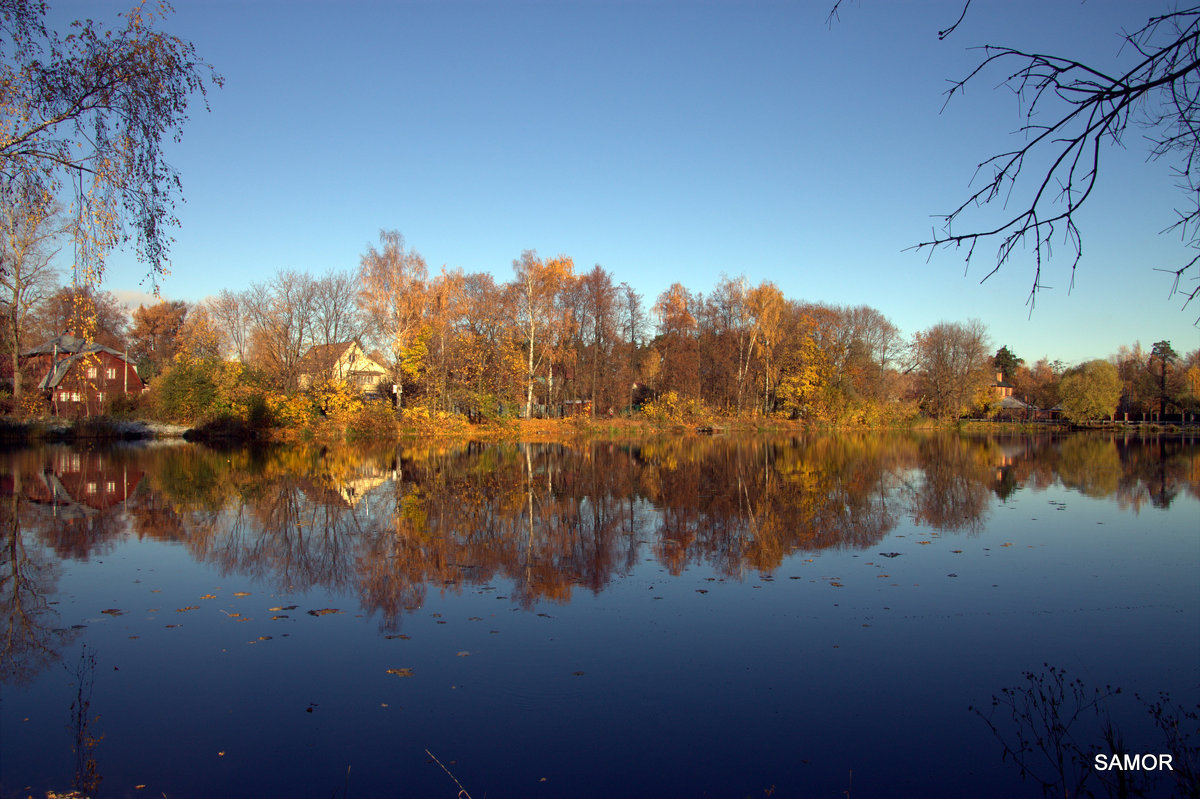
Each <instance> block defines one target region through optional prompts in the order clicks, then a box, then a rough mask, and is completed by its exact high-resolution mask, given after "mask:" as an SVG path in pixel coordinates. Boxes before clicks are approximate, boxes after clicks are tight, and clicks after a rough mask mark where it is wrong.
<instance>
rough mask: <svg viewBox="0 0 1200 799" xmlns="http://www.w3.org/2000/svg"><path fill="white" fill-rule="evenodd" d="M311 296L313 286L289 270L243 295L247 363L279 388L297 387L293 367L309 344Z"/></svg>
mask: <svg viewBox="0 0 1200 799" xmlns="http://www.w3.org/2000/svg"><path fill="white" fill-rule="evenodd" d="M315 295H316V282H315V281H314V280H313V279H312V278H311V277H309V276H308V275H307V274H303V273H300V272H295V271H292V270H280V271H279V272H277V273H276V274H275V278H274V279H273V280H272V281H271V282H270V283H269V284H263V283H256V284H254V285H252V286H251V287H250V291H249V293H248V294H247V297H246V301H247V306H246V307H247V310H248V313H249V318H250V321H251V324H252V327H251V331H250V354H251V360H253V361H254V362H255V363H256V364H257V365H258V366H259V367H261V368H262V370H263V371H264V372H266V373H267V374H268V375H270V377H271V378H272V379H273V380H274V381H275V383H276V384H277V385H278V386H280V387H281V388H284V389H289V390H290V389H295V388H296V386H297V385H298V382H299V374H298V371H297V365H298V364H299V363H300V359H301V358H302V357H304V353H305V352H307V351H308V348H309V347H310V346H312V343H313V333H314V327H315V319H316V311H315V301H314V298H315Z"/></svg>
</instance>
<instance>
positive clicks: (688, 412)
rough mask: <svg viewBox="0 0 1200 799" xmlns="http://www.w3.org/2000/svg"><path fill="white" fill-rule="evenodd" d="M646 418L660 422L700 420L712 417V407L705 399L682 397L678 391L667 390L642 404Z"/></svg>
mask: <svg viewBox="0 0 1200 799" xmlns="http://www.w3.org/2000/svg"><path fill="white" fill-rule="evenodd" d="M642 414H643V415H645V416H646V418H648V419H651V420H653V421H656V422H660V423H672V422H673V423H681V422H699V421H705V420H709V419H711V418H712V415H713V413H712V409H711V408H709V407H708V406H707V405H706V404H705V403H704V400H702V399H698V398H695V397H680V396H679V393H678V392H676V391H665V392H663V393H662V394H659V395H658V396H657V397H655V398H654V399H652V400H650V401H649V402H646V403H645V404H643V405H642Z"/></svg>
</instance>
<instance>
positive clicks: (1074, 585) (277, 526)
mask: <svg viewBox="0 0 1200 799" xmlns="http://www.w3.org/2000/svg"><path fill="white" fill-rule="evenodd" d="M1198 500H1200V446H1198V445H1197V444H1196V442H1195V441H1194V440H1191V441H1188V440H1180V439H1178V438H1175V439H1167V438H1163V439H1145V440H1139V439H1136V438H1128V439H1126V438H1109V437H1092V436H1075V437H1062V438H1053V437H1044V438H1035V437H1011V438H959V437H952V436H930V437H909V436H842V437H814V438H802V439H778V440H777V439H771V440H753V441H750V440H747V441H738V440H730V439H726V438H719V437H718V438H712V439H701V440H690V441H653V442H641V443H630V444H610V443H607V442H605V443H596V444H590V445H584V446H581V447H577V448H574V447H565V446H552V445H532V446H517V445H497V446H484V445H471V446H464V447H422V446H415V447H413V446H401V447H399V448H387V449H383V450H379V451H363V450H361V449H360V450H349V449H345V450H343V449H337V450H328V451H322V450H319V449H303V448H286V449H276V450H271V451H262V452H250V451H231V452H216V451H212V450H207V449H204V448H201V447H197V446H191V445H174V446H156V447H148V448H141V447H128V448H121V449H78V448H69V447H45V448H41V449H34V450H24V451H18V452H10V453H7V454H3V455H0V525H2V529H0V543H2V544H3V552H2V555H0V601H2V603H3V604H2V606H0V620H2V621H3V622H4V624H5V626H4V629H3V638H2V640H0V645H2V646H3V651H2V653H0V656H2V661H0V666H2V669H3V671H2V675H3V680H4V681H3V685H2V691H3V693H2V695H0V758H2V759H0V796H3V797H25V796H30V795H32V796H36V797H44V796H46V793H47V791H50V790H55V791H66V790H69V789H71V788H72V787H74V788H78V789H83V790H84V791H85V792H86V793H87V794H88V795H90V796H94V797H100V796H105V797H107V796H114V797H117V796H120V797H125V796H133V797H142V796H145V797H159V796H166V797H238V796H246V797H264V796H292V797H307V796H313V797H330V796H338V797H341V796H345V797H375V796H388V797H409V796H420V797H454V796H455V795H456V794H457V793H458V791H459V786H458V785H456V784H455V782H454V780H453V779H452V778H451V777H450V776H449V775H448V774H447V772H446V771H444V770H443V769H442V768H441V767H440V766H439V765H437V764H436V763H435V762H433V761H432V760H431V758H430V756H429V755H428V754H427V753H426V750H428V751H429V752H431V753H432V754H433V755H435V756H436V757H437V758H438V760H440V761H441V763H442V764H444V765H445V767H446V768H447V769H448V770H449V771H450V772H451V773H452V774H453V775H454V777H455V778H457V780H458V781H459V782H460V783H461V785H462V787H463V788H465V789H466V790H467V791H469V792H470V795H471V796H473V797H475V799H482V797H484V796H486V797H490V799H500V798H502V797H526V796H534V797H566V796H570V797H591V796H596V797H609V796H656V797H665V796H689V797H691V796H694V797H705V796H708V797H743V796H750V797H763V796H772V795H773V796H786V797H792V796H803V797H842V796H846V795H850V796H853V797H879V796H906V795H912V796H917V795H920V796H955V797H962V796H1023V795H1028V796H1040V795H1041V788H1040V787H1039V783H1038V782H1037V781H1036V779H1037V778H1041V779H1043V780H1045V781H1046V782H1050V783H1053V784H1056V785H1060V786H1061V785H1062V784H1067V785H1069V786H1072V790H1073V789H1074V788H1073V786H1075V785H1076V782H1077V781H1078V780H1079V779H1080V778H1084V779H1086V782H1085V788H1086V790H1091V791H1092V792H1093V793H1094V794H1095V795H1098V796H1105V795H1109V794H1110V792H1111V790H1110V786H1108V785H1106V784H1105V782H1104V781H1105V780H1110V779H1111V778H1112V775H1111V773H1110V772H1104V773H1102V772H1097V771H1095V770H1094V768H1093V766H1094V762H1093V758H1094V756H1095V755H1096V754H1102V753H1104V754H1107V753H1109V752H1111V746H1110V745H1109V744H1108V743H1106V742H1105V739H1104V736H1103V733H1102V728H1101V724H1100V718H1099V716H1098V715H1097V713H1096V712H1095V711H1093V710H1090V709H1089V710H1085V712H1083V713H1082V714H1080V716H1079V720H1078V721H1076V722H1075V723H1074V724H1073V725H1071V727H1069V729H1068V735H1067V738H1066V739H1065V740H1064V741H1063V742H1062V745H1061V747H1060V750H1061V751H1064V752H1066V753H1067V757H1066V760H1065V763H1066V765H1065V767H1064V771H1063V773H1061V774H1060V773H1058V772H1057V770H1056V769H1054V768H1053V767H1051V766H1050V765H1049V762H1050V761H1048V760H1046V759H1044V758H1043V757H1042V756H1041V754H1040V753H1038V752H1031V753H1028V754H1027V755H1026V758H1025V762H1026V765H1027V766H1028V767H1029V769H1030V772H1031V773H1030V774H1029V775H1028V776H1027V777H1026V778H1025V779H1024V780H1023V779H1022V777H1021V774H1020V769H1019V768H1018V767H1017V766H1016V765H1014V761H1013V758H1012V757H1011V755H1012V754H1013V751H1015V750H1018V749H1020V746H1019V744H1018V743H1017V741H1018V734H1019V732H1020V731H1022V730H1023V729H1026V727H1024V726H1023V725H1025V724H1028V723H1029V722H1030V720H1031V719H1032V718H1033V717H1034V716H1036V715H1037V714H1038V713H1039V712H1040V710H1038V709H1037V707H1036V706H1028V705H1026V704H1024V703H1025V702H1026V701H1027V700H1028V699H1029V697H1030V695H1031V692H1030V691H1029V690H1025V689H1030V688H1040V689H1042V690H1043V691H1044V690H1047V689H1050V690H1051V691H1052V693H1053V690H1052V689H1053V688H1054V680H1055V675H1056V674H1061V673H1062V672H1065V675H1066V677H1065V679H1064V689H1063V690H1064V697H1063V699H1062V701H1059V702H1051V703H1050V706H1051V708H1052V709H1053V710H1055V711H1056V712H1058V713H1059V715H1060V717H1062V718H1064V719H1065V718H1066V717H1068V716H1069V715H1071V713H1073V712H1074V711H1075V710H1076V709H1077V707H1078V705H1079V704H1080V703H1081V702H1082V703H1083V704H1087V703H1089V702H1091V700H1092V699H1094V698H1095V694H1094V692H1095V691H1096V690H1097V689H1103V688H1104V686H1106V685H1112V686H1114V687H1117V686H1119V687H1120V688H1121V689H1122V692H1121V693H1120V694H1118V695H1113V696H1108V697H1107V698H1103V699H1102V701H1101V702H1100V704H1099V707H1098V708H1097V709H1098V710H1100V711H1101V712H1102V713H1103V714H1106V715H1107V716H1108V717H1110V718H1111V719H1112V721H1113V722H1114V725H1115V726H1116V727H1117V728H1118V729H1119V730H1120V732H1121V734H1122V735H1123V737H1124V740H1125V743H1126V745H1127V746H1128V751H1130V752H1135V753H1166V752H1170V751H1172V750H1171V749H1170V748H1169V746H1168V743H1167V742H1165V740H1164V736H1163V735H1162V733H1161V731H1160V730H1159V729H1158V727H1157V726H1156V723H1155V717H1154V716H1153V715H1152V714H1151V713H1150V712H1148V709H1147V706H1148V703H1149V702H1152V701H1154V700H1157V699H1158V698H1159V694H1160V692H1167V693H1168V694H1169V702H1168V703H1167V704H1166V706H1165V711H1164V713H1163V714H1160V715H1159V718H1160V719H1161V718H1163V717H1164V715H1165V716H1169V715H1171V714H1172V713H1173V712H1175V711H1173V710H1172V708H1176V707H1178V706H1182V707H1183V708H1185V709H1186V708H1189V707H1190V708H1191V709H1192V710H1193V711H1194V710H1195V709H1196V706H1197V702H1198V700H1200V587H1198V586H1200V581H1198V580H1197V568H1198V567H1200V501H1198ZM1045 664H1048V666H1047V665H1045ZM1051 668H1052V669H1054V670H1055V671H1051ZM1058 670H1061V671H1058ZM1026 672H1029V673H1030V674H1031V675H1032V676H1031V678H1028V679H1027V678H1026V677H1023V676H1022V675H1023V674H1024V673H1026ZM1030 679H1032V680H1033V682H1030V681H1029V680H1030ZM1075 679H1079V680H1082V681H1083V686H1082V687H1081V688H1079V689H1078V690H1079V691H1080V692H1082V693H1081V694H1080V696H1081V697H1082V698H1081V699H1080V700H1078V701H1076V699H1075V698H1074V695H1073V693H1072V690H1073V689H1072V688H1071V686H1070V685H1069V682H1070V681H1071V680H1075ZM1006 688H1008V689H1017V690H1015V691H1014V692H1013V693H1011V694H1004V693H1003V690H1004V689H1006ZM993 696H996V697H999V698H1000V699H1001V700H1007V701H1010V703H1011V704H1013V705H1015V706H1016V707H1017V708H1018V712H1017V713H1016V714H1015V715H1014V714H1013V713H1012V712H1009V708H1007V707H1006V706H1005V705H1004V704H1003V702H1002V703H1001V705H1000V706H999V708H998V710H996V711H993V709H992V698H993ZM1009 697H1011V699H1009ZM971 706H977V707H982V708H983V709H984V710H985V713H986V714H989V717H990V720H991V724H992V726H994V727H995V730H996V732H995V733H993V730H992V729H991V728H990V727H989V724H988V722H987V721H986V720H985V719H984V718H983V717H981V716H980V715H979V714H977V713H975V712H972V711H970V710H969V709H968V708H969V707H971ZM1030 707H1033V709H1032V710H1031V709H1030ZM1022 708H1024V709H1023V710H1022ZM1033 724H1034V726H1032V727H1028V729H1027V731H1033V730H1035V729H1036V727H1037V722H1033ZM1190 724H1191V726H1190V727H1188V726H1187V724H1185V726H1184V730H1185V731H1187V730H1195V728H1196V724H1195V722H1190ZM1043 726H1044V725H1043ZM1034 735H1035V736H1036V732H1035V733H1034ZM1006 744H1007V745H1008V747H1009V749H1010V750H1013V751H1010V752H1009V753H1008V754H1009V755H1010V757H1008V758H1007V759H1005V758H1003V757H1002V756H1003V755H1004V754H1005V746H1006ZM1185 744H1186V741H1185ZM1190 745H1191V746H1193V747H1194V746H1196V745H1197V740H1196V738H1195V737H1192V738H1191V739H1190ZM1177 748H1178V747H1177ZM1175 762H1176V763H1179V760H1178V759H1177V760H1176V761H1175ZM1141 776H1146V775H1141ZM1175 776H1176V773H1172V772H1168V773H1165V774H1163V775H1157V777H1158V778H1157V781H1150V782H1145V783H1144V784H1143V787H1146V788H1147V790H1149V792H1150V793H1151V795H1164V796H1166V795H1172V792H1173V791H1174V790H1175V782H1174V777H1175ZM1058 795H1060V796H1061V795H1062V792H1061V790H1059V793H1058Z"/></svg>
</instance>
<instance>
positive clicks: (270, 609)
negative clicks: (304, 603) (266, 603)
mask: <svg viewBox="0 0 1200 799" xmlns="http://www.w3.org/2000/svg"><path fill="white" fill-rule="evenodd" d="M297 607H299V606H298V605H280V606H279V607H277V608H267V610H269V611H271V612H272V613H274V612H276V611H279V610H295V609H296V608H297Z"/></svg>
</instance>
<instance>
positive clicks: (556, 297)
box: [0, 232, 1200, 424]
mask: <svg viewBox="0 0 1200 799" xmlns="http://www.w3.org/2000/svg"><path fill="white" fill-rule="evenodd" d="M512 269H513V276H512V279H511V280H510V281H508V282H497V280H496V279H495V278H494V277H493V276H492V275H491V274H488V273H465V272H463V271H462V270H461V269H458V270H448V269H446V268H442V269H441V270H439V271H437V272H436V273H431V272H430V270H429V269H428V267H427V265H426V262H425V260H424V258H423V257H422V256H421V255H420V253H418V252H416V251H415V250H413V249H411V248H409V247H408V246H407V245H406V243H405V241H404V239H403V237H402V236H400V234H398V233H396V232H384V233H382V234H381V236H380V241H379V245H378V246H369V247H368V248H367V251H366V252H365V253H364V254H363V256H362V258H361V263H360V265H359V268H358V269H357V270H345V271H331V272H329V273H328V274H325V275H323V276H320V277H313V276H311V275H309V274H306V273H301V272H296V271H288V270H281V271H278V272H276V273H275V274H274V275H273V276H272V277H271V278H269V279H268V280H265V281H263V282H259V283H254V284H252V285H251V286H250V287H249V288H248V289H246V290H244V291H241V292H234V291H229V290H223V291H221V292H219V293H218V294H216V295H215V296H212V297H210V298H208V299H206V300H205V301H203V302H200V303H196V304H189V303H185V302H180V301H172V302H162V303H156V304H152V305H149V306H143V307H139V308H138V309H137V310H135V311H134V312H133V313H132V315H131V316H127V315H126V314H125V313H124V312H123V310H122V309H121V308H120V306H119V305H118V304H117V303H116V301H115V299H114V298H113V297H112V295H111V294H108V293H106V292H97V291H92V290H87V289H84V290H80V289H75V288H71V287H60V288H57V289H56V290H52V291H47V290H45V288H46V287H45V282H44V281H43V284H42V289H41V292H40V294H39V292H35V291H33V290H31V288H30V286H31V285H32V284H27V285H26V286H25V290H24V293H22V292H21V291H18V290H17V289H13V288H12V287H11V286H10V290H11V296H6V297H5V299H4V304H5V305H6V306H7V307H8V309H9V310H10V311H12V312H11V313H8V314H6V315H5V319H6V325H5V328H4V330H2V331H0V334H2V335H3V336H4V337H5V339H6V342H5V343H6V344H7V346H8V348H9V351H10V352H12V353H16V352H17V351H18V350H19V349H20V348H21V347H23V346H28V345H29V344H30V343H37V342H38V341H41V340H44V339H45V338H49V337H50V336H53V335H57V334H59V333H64V332H69V333H73V334H75V335H80V336H82V337H86V338H89V339H95V340H98V341H100V342H101V343H104V344H107V345H109V346H112V347H115V348H118V349H125V350H127V351H128V352H129V354H130V356H131V357H132V358H134V359H135V360H136V362H137V363H138V367H139V372H140V373H141V374H142V375H143V377H145V378H146V379H148V380H149V382H150V385H151V387H152V391H151V397H152V400H153V401H154V402H156V403H157V405H156V408H157V409H158V410H159V411H160V412H161V413H162V414H163V415H165V416H170V417H175V418H180V419H185V420H188V421H192V420H195V419H196V418H199V417H204V416H211V415H216V414H219V413H223V412H225V413H227V412H235V413H240V414H242V415H245V414H247V413H249V412H250V409H252V406H253V405H254V402H253V400H254V398H255V397H258V398H259V399H260V400H262V398H263V397H265V398H267V399H269V400H270V403H269V404H270V405H271V407H272V409H273V410H276V411H280V412H282V415H283V416H284V417H289V416H290V417H296V416H303V415H304V413H306V412H309V411H311V410H312V409H315V410H316V411H317V412H320V413H324V412H326V411H328V409H329V406H330V399H329V387H328V386H320V385H318V387H317V388H316V389H315V391H317V392H320V391H325V392H326V396H324V397H323V398H319V399H317V400H315V404H313V402H309V403H308V404H307V405H305V403H304V402H301V403H300V404H299V405H297V403H295V402H292V403H291V405H288V402H287V401H286V398H289V397H296V396H298V395H299V394H302V393H303V392H300V390H299V389H300V386H301V385H302V382H303V383H306V384H310V385H311V384H312V383H313V381H312V380H306V381H302V380H301V377H302V374H303V372H302V370H303V369H304V368H305V367H304V362H303V358H304V355H305V354H306V353H307V352H308V351H309V350H310V349H311V348H312V347H314V346H320V345H328V344H335V343H341V342H348V341H358V342H360V343H361V344H362V345H363V346H364V348H365V349H366V350H368V351H370V352H372V354H373V356H374V358H375V359H376V360H377V361H378V362H379V363H380V364H381V365H383V366H385V367H386V368H387V369H388V371H389V375H388V380H387V381H385V384H389V385H394V386H396V387H397V389H398V390H397V392H396V394H395V396H393V402H396V403H398V404H399V405H400V406H401V408H402V409H409V410H412V411H420V412H422V413H426V414H429V413H434V414H439V413H440V414H443V415H463V416H466V417H469V418H471V419H492V418H496V417H499V416H503V415H508V416H525V417H554V416H558V415H563V414H567V413H578V412H584V413H588V414H590V415H593V416H616V415H622V414H627V413H631V412H633V411H640V412H642V413H644V414H646V415H649V416H651V417H655V418H664V419H688V418H693V419H701V418H711V417H713V416H716V415H728V416H737V417H751V416H771V417H782V418H789V419H796V420H803V421H810V422H817V423H824V424H885V423H888V422H893V421H899V420H906V419H911V418H914V417H915V416H917V415H918V414H922V413H923V414H926V415H928V416H931V417H934V418H938V419H955V418H960V417H962V416H965V415H987V414H990V413H995V412H997V411H998V410H1000V404H999V401H1000V399H1001V397H1002V395H1003V393H1004V392H1003V391H1002V390H998V389H1000V387H999V386H997V374H998V373H1000V374H1001V375H1002V378H1003V382H1005V383H1008V384H1009V385H1010V386H1011V387H1012V389H1013V390H1012V394H1013V396H1014V397H1016V398H1018V399H1020V400H1021V401H1022V403H1023V404H1025V405H1027V406H1029V411H1028V412H1029V413H1031V414H1032V413H1033V410H1034V409H1051V408H1060V407H1061V409H1062V410H1063V412H1064V413H1067V415H1068V416H1072V417H1078V418H1094V417H1097V416H1107V415H1109V414H1112V413H1114V412H1122V411H1123V412H1130V413H1134V414H1137V413H1160V414H1161V413H1179V412H1192V413H1194V412H1196V411H1197V410H1198V409H1200V402H1198V400H1197V398H1198V397H1200V351H1196V352H1192V353H1190V354H1188V355H1186V356H1181V355H1179V354H1177V353H1175V351H1174V350H1173V349H1172V348H1171V346H1170V343H1169V342H1158V343H1156V344H1155V345H1154V348H1153V349H1152V351H1151V352H1148V353H1147V352H1144V351H1143V350H1142V349H1141V348H1140V345H1137V344H1135V345H1134V346H1133V347H1132V348H1129V349H1125V348H1123V349H1122V350H1121V352H1119V353H1117V354H1115V355H1114V356H1113V357H1112V358H1111V359H1109V361H1107V362H1101V363H1105V364H1107V367H1105V368H1101V369H1099V371H1097V368H1096V367H1095V366H1092V367H1088V368H1085V366H1087V365H1080V366H1079V367H1076V368H1074V369H1068V368H1066V367H1065V366H1064V365H1063V364H1061V363H1059V362H1048V361H1046V360H1041V361H1037V362H1035V363H1033V364H1032V365H1026V363H1025V362H1024V361H1023V360H1022V359H1020V358H1018V357H1017V356H1016V355H1015V354H1013V353H1012V352H1010V351H1009V350H1008V349H1007V347H1002V348H1000V349H999V350H994V349H993V345H992V343H991V342H990V341H989V337H988V333H987V330H986V329H985V328H984V326H983V325H982V324H981V323H979V322H976V321H970V322H966V323H958V322H942V323H939V324H937V325H934V326H933V327H931V328H929V329H927V330H923V331H918V332H916V333H915V334H913V335H912V336H906V335H904V334H903V333H902V332H901V331H900V330H899V329H898V328H897V327H896V326H895V325H894V324H893V323H892V322H891V321H890V320H888V319H887V317H885V316H884V315H883V314H882V313H880V312H879V311H877V310H875V309H874V308H870V307H867V306H858V307H848V306H834V305H828V304H824V303H818V302H808V301H803V300H796V299H790V298H787V297H785V296H784V295H783V293H782V292H781V291H780V290H779V288H778V287H777V286H775V285H774V284H773V283H771V282H763V283H760V284H758V285H752V284H751V283H749V282H748V281H747V280H746V279H745V278H743V277H737V278H728V277H726V278H722V280H721V281H720V282H718V284H717V285H716V286H714V287H713V288H712V289H711V290H710V291H709V292H708V293H707V294H705V293H700V292H694V291H692V290H690V289H688V288H687V287H685V286H684V285H682V284H681V283H675V284H673V285H671V286H670V287H669V288H667V289H666V290H665V291H664V292H662V293H661V294H659V295H658V297H656V298H654V300H653V302H648V301H647V300H646V299H644V298H643V297H642V296H641V295H639V294H638V293H637V292H636V291H634V290H633V288H631V287H630V286H629V285H628V284H627V283H623V282H618V280H617V279H616V277H615V276H614V275H613V274H612V273H611V272H609V271H608V270H606V269H604V268H603V267H601V266H599V265H597V266H594V267H593V268H592V269H590V270H587V271H580V270H577V269H576V267H575V264H574V262H573V261H572V259H571V258H569V257H566V256H561V255H560V256H557V257H554V258H548V259H547V258H542V257H540V256H539V255H538V254H537V253H536V252H534V251H532V250H531V251H526V252H524V253H522V255H521V257H520V258H518V259H516V260H514V261H513V264H512ZM18 271H19V270H18ZM10 282H11V281H10ZM13 309H16V310H15V311H14V310H13ZM12 362H13V363H14V367H15V365H16V359H15V357H14V358H13V361H12ZM17 371H18V380H17V385H16V386H14V400H16V401H17V402H16V403H15V404H16V405H18V406H19V405H20V402H19V400H20V384H21V382H22V381H21V379H20V375H19V370H17ZM1113 372H1115V374H1116V377H1113V376H1112V373H1113ZM1097 375H1099V377H1097ZM36 379H37V377H36V376H33V375H25V376H24V384H25V385H26V386H28V385H30V384H31V381H35V380H36ZM1114 381H1116V382H1114ZM1117 383H1119V385H1118V386H1117V389H1116V390H1117V392H1118V394H1117V396H1115V397H1114V396H1112V392H1113V390H1114V389H1113V386H1114V385H1116V384H1117ZM313 391H314V389H311V388H310V389H309V391H308V394H309V395H311V394H312V393H313ZM335 394H336V392H335ZM310 399H311V396H310ZM334 399H335V400H339V398H337V397H335V398H334ZM345 399H346V398H345V397H341V398H340V400H345ZM340 400H339V401H340ZM301 406H303V407H301ZM289 408H290V410H289ZM306 409H307V410H306Z"/></svg>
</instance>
